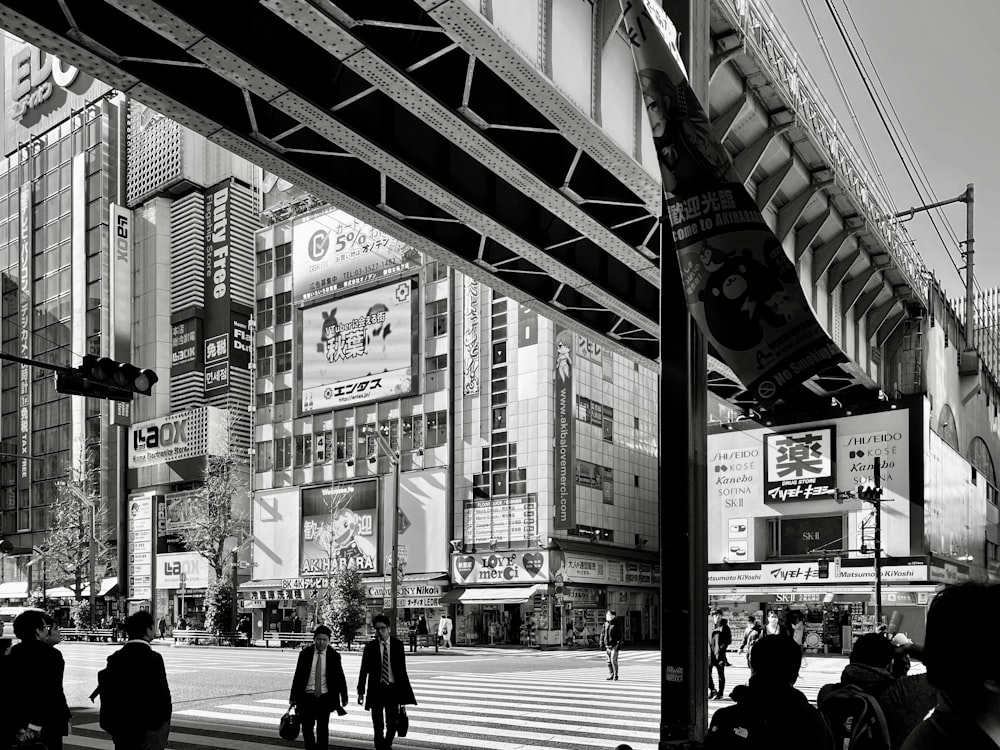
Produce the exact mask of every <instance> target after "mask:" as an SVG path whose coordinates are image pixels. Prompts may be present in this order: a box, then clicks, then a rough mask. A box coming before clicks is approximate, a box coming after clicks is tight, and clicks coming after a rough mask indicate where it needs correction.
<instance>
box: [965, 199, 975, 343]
mask: <svg viewBox="0 0 1000 750" xmlns="http://www.w3.org/2000/svg"><path fill="white" fill-rule="evenodd" d="M974 194H975V187H974V186H973V184H972V183H971V182H970V183H969V184H968V185H966V186H965V348H966V350H968V349H971V348H972V346H973V342H974V340H975V330H976V329H975V325H976V315H975V301H976V289H975V287H976V279H975V277H974V276H973V272H972V269H973V267H974V263H973V256H974V255H975V249H974V248H975V244H976V240H975V238H973V236H972V219H973V213H974V209H975V195H974Z"/></svg>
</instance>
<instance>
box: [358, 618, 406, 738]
mask: <svg viewBox="0 0 1000 750" xmlns="http://www.w3.org/2000/svg"><path fill="white" fill-rule="evenodd" d="M372 625H373V626H374V627H375V638H374V639H372V640H371V641H369V642H368V643H367V644H365V650H364V652H363V653H362V654H361V673H360V674H359V675H358V704H359V705H360V704H362V703H363V704H364V707H365V710H366V711H371V714H372V729H373V730H374V732H375V750H389V748H391V747H392V741H393V740H394V739H395V737H396V726H397V723H398V720H399V707H400V706H401V705H403V706H409V705H416V702H417V700H416V698H414V697H413V688H412V687H410V678H409V675H407V673H406V649H405V648H404V647H403V642H402V641H401V640H399V639H398V638H393V637H391V636H390V635H389V618H388V617H386V616H385V615H376V616H375V617H374V618H373V619H372Z"/></svg>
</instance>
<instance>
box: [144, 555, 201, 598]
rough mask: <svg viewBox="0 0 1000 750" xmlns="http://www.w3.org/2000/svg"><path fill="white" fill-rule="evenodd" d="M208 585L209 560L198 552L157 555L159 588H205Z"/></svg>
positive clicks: (157, 583) (157, 582) (157, 584)
mask: <svg viewBox="0 0 1000 750" xmlns="http://www.w3.org/2000/svg"><path fill="white" fill-rule="evenodd" d="M207 586H208V560H206V559H205V558H204V557H202V556H201V555H199V554H198V553H197V552H172V553H169V554H163V555H157V556H156V588H157V589H180V588H188V589H203V588H206V587H207Z"/></svg>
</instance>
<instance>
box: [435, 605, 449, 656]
mask: <svg viewBox="0 0 1000 750" xmlns="http://www.w3.org/2000/svg"><path fill="white" fill-rule="evenodd" d="M438 639H439V640H440V641H441V643H442V645H443V646H444V647H445V648H451V618H450V617H448V613H447V612H445V613H444V614H443V615H441V620H440V621H439V622H438Z"/></svg>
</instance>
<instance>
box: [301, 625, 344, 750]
mask: <svg viewBox="0 0 1000 750" xmlns="http://www.w3.org/2000/svg"><path fill="white" fill-rule="evenodd" d="M332 637H333V632H332V631H331V630H330V628H328V627H327V626H326V625H317V626H316V629H315V630H313V645H311V646H306V647H305V648H304V649H302V651H300V652H299V660H298V661H297V662H296V664H295V674H294V675H293V676H292V689H291V692H290V693H289V695H288V703H289V705H291V706H294V707H295V710H296V712H297V713H298V715H299V720H300V721H301V722H302V739H303V741H304V742H305V745H306V750H326V749H327V748H328V747H329V745H330V714H331V712H333V711H336V712H337V713H338V714H340V715H341V716H343V715H344V714H345V713H347V712H346V711H345V710H344V706H346V705H347V678H346V677H344V667H343V665H342V664H341V662H340V654H339V653H337V651H336V649H334V648H333V647H332V646H331V645H330V640H331V639H332ZM314 730H315V731H314Z"/></svg>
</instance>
